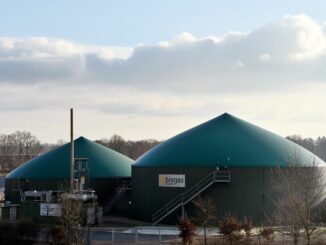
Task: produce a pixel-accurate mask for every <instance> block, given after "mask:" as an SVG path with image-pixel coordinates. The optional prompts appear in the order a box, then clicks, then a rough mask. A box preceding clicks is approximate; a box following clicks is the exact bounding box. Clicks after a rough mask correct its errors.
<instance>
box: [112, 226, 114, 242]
mask: <svg viewBox="0 0 326 245" xmlns="http://www.w3.org/2000/svg"><path fill="white" fill-rule="evenodd" d="M112 243H114V229H113V228H112Z"/></svg>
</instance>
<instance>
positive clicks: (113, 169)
mask: <svg viewBox="0 0 326 245" xmlns="http://www.w3.org/2000/svg"><path fill="white" fill-rule="evenodd" d="M74 142H75V143H74V147H75V157H76V158H88V159H89V160H88V168H89V175H90V178H110V177H130V176H131V164H132V163H133V160H132V159H130V158H128V157H126V156H124V155H122V154H120V153H118V152H115V151H113V150H111V149H109V148H107V147H104V146H102V145H99V144H97V143H94V142H92V141H90V140H88V139H86V138H84V137H80V138H78V139H76V140H75V141H74ZM69 164H70V143H68V144H65V145H63V146H61V147H59V148H57V149H55V150H53V151H50V152H47V153H44V154H41V155H40V156H38V157H36V158H34V159H32V160H30V161H28V162H26V163H24V164H23V165H21V166H19V167H18V168H16V169H15V170H13V171H12V172H11V173H9V174H8V175H7V176H6V178H9V179H18V178H28V179H62V178H69Z"/></svg>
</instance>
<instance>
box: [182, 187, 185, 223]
mask: <svg viewBox="0 0 326 245" xmlns="http://www.w3.org/2000/svg"><path fill="white" fill-rule="evenodd" d="M181 195H182V206H181V207H182V214H181V217H182V219H184V218H185V207H184V204H183V201H184V200H183V193H182V194H181Z"/></svg>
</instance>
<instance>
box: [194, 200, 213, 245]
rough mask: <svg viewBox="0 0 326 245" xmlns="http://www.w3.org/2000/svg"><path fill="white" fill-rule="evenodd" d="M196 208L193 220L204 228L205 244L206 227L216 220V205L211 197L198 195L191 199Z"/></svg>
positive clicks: (205, 237)
mask: <svg viewBox="0 0 326 245" xmlns="http://www.w3.org/2000/svg"><path fill="white" fill-rule="evenodd" d="M192 202H193V204H194V205H195V206H196V208H197V210H196V211H197V212H196V214H195V217H194V221H195V222H196V223H197V224H199V225H201V226H203V228H204V244H205V245H206V244H207V232H206V228H207V226H209V225H213V222H214V221H215V220H216V211H215V210H216V207H215V205H214V202H213V200H212V199H209V198H203V197H201V196H198V197H197V198H196V199H195V200H193V201H192Z"/></svg>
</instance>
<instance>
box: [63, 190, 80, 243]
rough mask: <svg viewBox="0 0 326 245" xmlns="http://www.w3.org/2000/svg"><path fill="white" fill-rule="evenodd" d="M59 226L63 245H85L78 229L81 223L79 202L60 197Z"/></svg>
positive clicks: (64, 196)
mask: <svg viewBox="0 0 326 245" xmlns="http://www.w3.org/2000/svg"><path fill="white" fill-rule="evenodd" d="M59 203H60V205H61V225H60V229H61V232H62V235H63V240H64V241H63V242H64V244H76V245H79V244H86V241H85V237H84V233H83V232H82V230H81V229H80V228H81V226H82V223H83V204H82V201H81V200H78V199H72V198H68V197H67V196H66V195H65V194H62V195H61V196H60V202H59Z"/></svg>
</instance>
